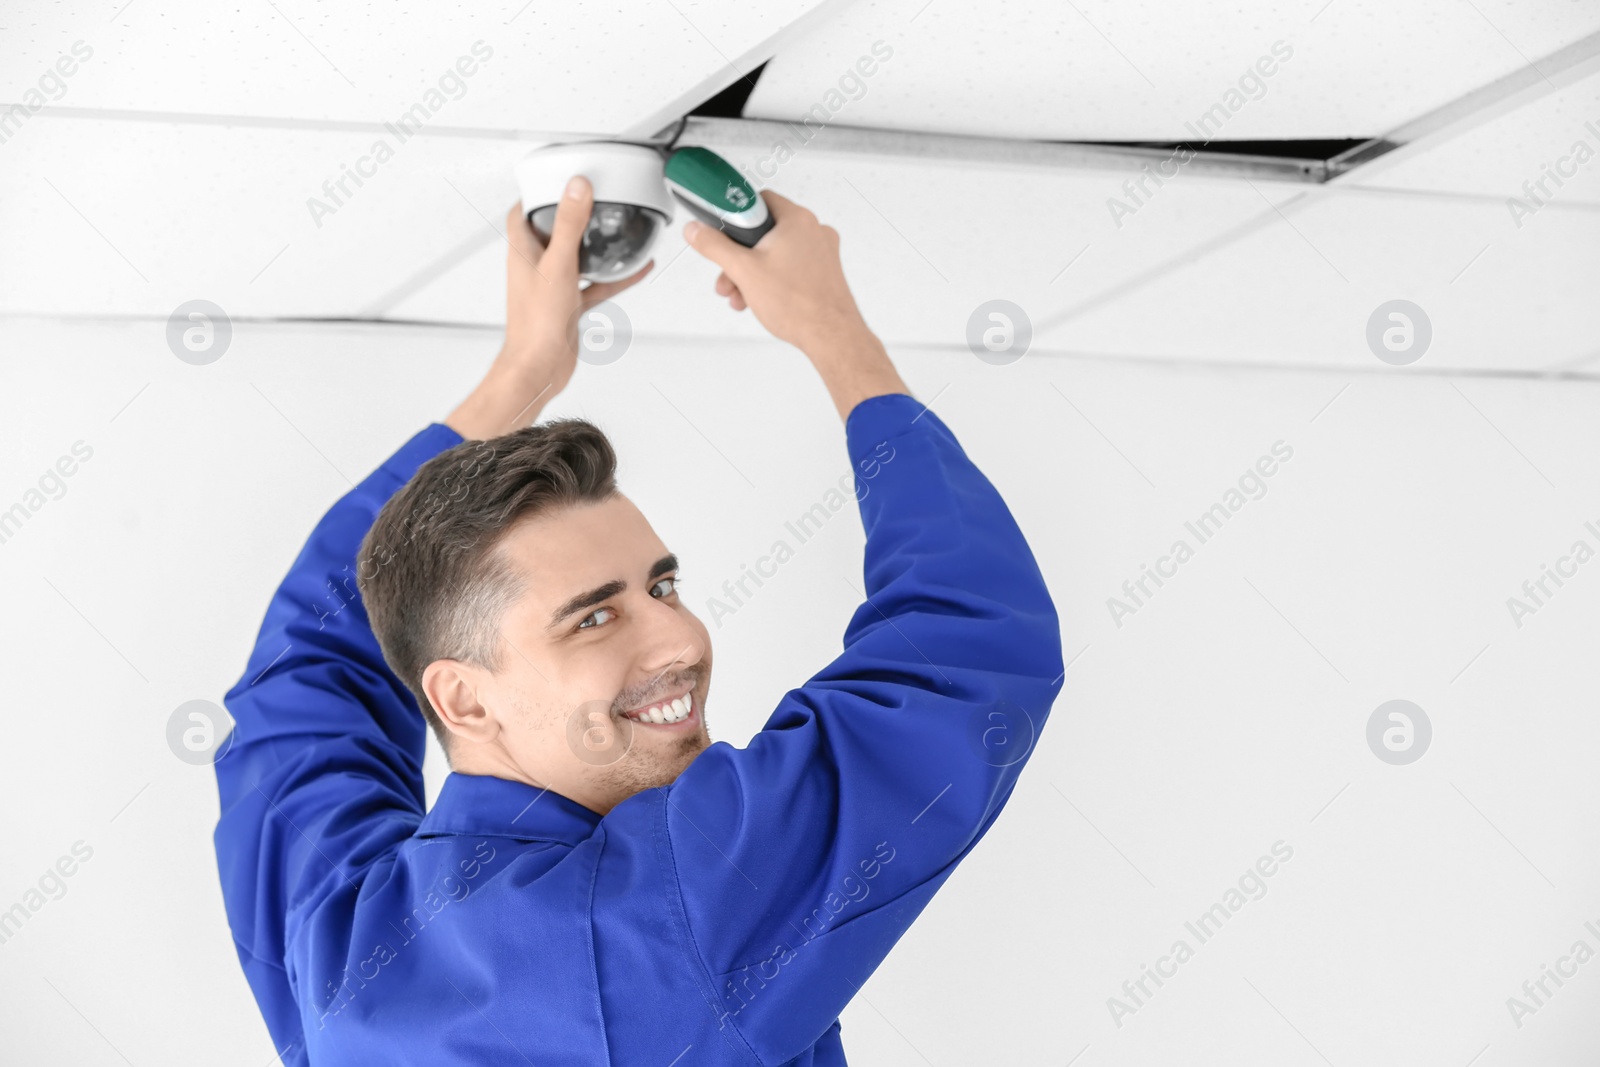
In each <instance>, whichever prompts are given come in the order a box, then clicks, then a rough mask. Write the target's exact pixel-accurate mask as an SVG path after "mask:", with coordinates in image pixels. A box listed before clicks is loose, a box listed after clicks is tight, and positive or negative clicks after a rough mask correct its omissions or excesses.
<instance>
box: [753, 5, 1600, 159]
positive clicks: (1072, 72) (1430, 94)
mask: <svg viewBox="0 0 1600 1067" xmlns="http://www.w3.org/2000/svg"><path fill="white" fill-rule="evenodd" d="M1597 30H1600V5H1596V4H1578V3H1571V2H1568V0H1497V2H1488V0H1477V2H1476V3H1466V4H1449V5H1437V4H1428V5H1415V4H1390V3H1384V2H1381V0H1331V2H1327V3H1325V2H1324V0H1300V2H1297V3H1260V4H1249V5H1240V4H1235V3H1229V2H1224V0H1199V2H1194V3H1187V4H1173V3H1167V2H1161V0H1133V2H1128V0H1077V2H1074V3H1070V4H1063V5H1056V4H1037V3H1021V2H1016V0H993V2H991V3H985V4H980V5H967V4H957V3H949V2H945V0H932V2H929V0H897V2H892V3H875V4H857V5H854V6H852V7H850V8H849V9H847V10H845V11H843V12H842V13H841V14H840V15H839V16H838V17H837V18H834V19H830V20H828V22H826V23H825V24H820V25H818V26H816V27H815V28H814V29H812V30H810V31H809V32H807V33H806V34H805V35H803V36H802V37H800V38H799V39H798V40H796V41H794V42H792V43H790V44H788V45H786V46H785V47H784V48H783V50H782V51H781V52H780V53H779V54H778V55H777V56H776V57H775V58H774V59H773V60H772V62H771V63H770V64H769V65H768V67H767V69H766V71H765V72H764V73H763V75H762V77H761V80H760V82H759V83H758V85H757V87H756V91H755V93H754V94H753V95H752V96H751V98H750V101H749V104H748V106H747V107H746V110H745V114H746V115H747V116H749V117H753V118H769V119H788V120H795V121H798V120H799V119H800V118H801V116H803V115H804V114H805V113H806V112H807V111H808V110H809V109H811V108H812V107H813V106H814V105H816V104H819V103H822V104H823V105H824V108H825V111H827V112H830V114H828V115H827V116H826V121H829V122H837V123H841V124H845V125H851V126H867V127H884V128H892V129H906V130H927V131H940V132H945V133H965V134H973V135H987V136H996V137H1017V138H1036V139H1053V140H1074V141H1141V140H1150V141H1180V140H1183V141H1196V140H1203V139H1205V137H1206V136H1211V137H1216V138H1219V139H1222V140H1249V139H1277V138H1366V137H1372V136H1377V135H1380V134H1383V133H1386V132H1388V131H1390V130H1392V129H1394V128H1395V127H1397V126H1399V125H1400V124H1401V123H1403V122H1405V121H1407V120H1409V119H1412V118H1415V117H1416V116H1418V115H1421V114H1423V113H1425V112H1427V111H1429V110H1431V109H1433V108H1435V107H1438V106H1440V105H1442V104H1444V103H1447V102H1448V101H1450V100H1453V99H1455V98H1457V97H1459V96H1462V95H1463V94H1465V93H1467V92H1468V91H1470V90H1472V89H1475V88H1477V87H1478V86H1481V85H1483V84H1486V83H1488V82H1490V81H1493V80H1494V79H1496V78H1498V77H1500V76H1502V75H1504V74H1507V73H1509V72H1511V71H1513V70H1516V69H1519V68H1521V67H1522V66H1524V65H1525V64H1526V62H1527V61H1528V60H1530V59H1538V58H1539V57H1541V56H1545V55H1548V54H1550V53H1551V52H1554V51H1555V50H1557V49H1558V48H1560V47H1562V46H1564V45H1567V44H1570V43H1571V42H1573V41H1575V40H1578V39H1579V38H1581V37H1583V36H1585V35H1587V34H1590V33H1594V32H1596V31H1597ZM878 41H881V42H883V43H882V45H880V51H881V50H883V49H888V50H891V51H892V55H891V56H890V57H889V58H888V59H886V60H884V61H883V62H881V63H874V64H872V65H871V69H872V70H873V74H872V75H871V76H870V77H865V78H862V77H856V78H854V79H853V80H851V79H850V78H849V77H847V75H848V72H850V71H851V68H852V67H853V65H854V64H855V63H856V61H857V60H858V58H860V57H863V56H867V57H869V58H871V57H872V46H873V43H874V42H878ZM1279 41H1281V42H1283V44H1282V45H1280V57H1279V61H1278V62H1276V64H1275V65H1274V64H1268V65H1267V66H1265V67H1264V68H1263V69H1271V70H1272V71H1273V73H1272V74H1271V76H1269V77H1266V78H1264V79H1257V80H1258V81H1259V82H1260V86H1259V88H1258V87H1256V85H1255V84H1253V83H1252V82H1249V81H1247V82H1246V84H1245V86H1244V89H1245V92H1244V93H1240V94H1238V95H1236V96H1233V97H1231V98H1230V97H1228V94H1229V92H1230V90H1236V89H1237V88H1238V87H1239V80H1240V77H1241V76H1242V75H1245V74H1246V72H1247V71H1249V70H1250V69H1251V68H1252V66H1253V65H1254V64H1255V63H1256V61H1257V60H1258V59H1259V58H1262V57H1268V58H1271V57H1272V48H1273V45H1274V42H1279ZM1285 51H1287V53H1288V57H1287V58H1282V56H1281V54H1282V53H1283V52H1285ZM841 77H845V84H844V85H841V84H840V81H841ZM841 89H842V90H843V92H842V93H841V92H840V90H841ZM830 92H832V93H833V94H834V95H833V96H832V97H831V98H830V97H829V93H830ZM1218 104H1222V105H1223V106H1224V107H1225V108H1226V109H1228V111H1229V112H1231V113H1229V114H1224V113H1221V112H1218V113H1216V115H1217V119H1215V120H1214V121H1213V123H1212V124H1211V126H1209V127H1206V128H1203V129H1202V136H1196V134H1195V132H1194V131H1193V130H1191V129H1190V128H1189V127H1188V126H1187V125H1186V124H1187V123H1195V124H1196V125H1197V126H1198V124H1199V122H1200V118H1201V116H1202V115H1203V114H1204V113H1206V112H1207V110H1208V109H1210V108H1212V107H1213V106H1214V105H1218ZM821 118H822V116H819V120H820V119H821Z"/></svg>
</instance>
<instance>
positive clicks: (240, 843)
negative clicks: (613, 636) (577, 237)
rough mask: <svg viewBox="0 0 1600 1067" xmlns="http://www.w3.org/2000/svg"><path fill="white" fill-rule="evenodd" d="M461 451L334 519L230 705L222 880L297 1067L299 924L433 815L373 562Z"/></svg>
mask: <svg viewBox="0 0 1600 1067" xmlns="http://www.w3.org/2000/svg"><path fill="white" fill-rule="evenodd" d="M461 440H462V438H461V436H460V435H459V434H457V433H456V432H455V431H454V430H452V429H450V428H449V427H448V426H445V425H443V424H442V423H434V424H433V425H430V426H428V427H427V428H426V429H424V430H422V431H421V432H419V433H418V434H416V435H415V436H414V437H412V438H411V440H410V441H408V442H407V443H406V444H405V445H404V446H402V447H401V448H400V450H399V451H397V452H396V453H395V454H394V455H393V456H391V457H390V458H389V459H388V460H386V461H385V462H384V463H383V465H382V466H380V467H379V468H378V469H377V470H376V471H374V472H373V473H372V474H370V475H369V476H368V477H367V478H366V479H365V480H363V481H362V482H361V484H360V485H357V486H356V487H355V488H354V489H352V490H350V492H348V493H346V494H345V495H344V496H343V497H342V498H340V499H339V501H338V502H337V503H335V504H334V505H333V507H332V508H330V509H329V510H328V512H327V513H326V514H325V515H324V516H323V517H322V519H321V520H320V521H319V522H318V523H317V526H316V528H315V529H314V530H313V532H312V534H311V537H310V539H309V540H308V541H307V542H306V545H305V547H304V548H303V549H302V550H301V552H300V554H299V556H298V557H297V558H296V559H295V561H294V563H293V565H292V566H291V567H290V569H289V573H288V575H287V576H286V577H285V578H284V579H283V582H282V584H281V585H279V586H278V589H277V592H276V593H275V594H274V595H273V597H272V600H271V602H270V603H269V604H268V607H267V612H266V618H265V620H264V621H263V622H262V624H261V630H260V633H259V634H258V636H257V638H256V644H255V648H254V650H253V651H252V652H251V654H250V658H249V661H248V665H247V666H246V668H245V672H244V674H243V676H241V677H240V679H239V681H238V682H237V683H236V684H235V685H234V686H233V688H231V689H230V690H229V691H228V693H227V695H226V696H225V697H224V701H225V703H226V705H227V709H228V712H229V714H230V715H231V716H232V717H233V719H234V729H233V732H232V734H231V735H230V737H229V738H228V739H226V740H225V741H224V742H223V744H224V745H225V746H226V747H225V748H223V749H221V750H220V751H222V755H221V757H220V758H218V759H217V761H216V764H215V770H216V775H217V790H218V793H219V794H220V807H221V817H220V818H219V820H218V822H217V828H216V832H215V834H214V836H213V840H214V844H215V846H216V851H217V867H218V870H219V873H220V875H221V878H222V895H223V901H224V905H225V907H226V910H227V915H228V924H229V926H230V927H231V928H232V930H233V938H234V943H235V948H236V949H237V951H238V954H239V959H240V962H241V963H242V964H243V965H244V971H245V976H246V978H247V979H248V980H249V982H250V986H251V989H252V991H253V992H254V993H255V996H256V1000H257V1002H258V1003H259V1005H260V1007H261V1011H262V1015H263V1016H264V1017H265V1018H266V1021H267V1027H268V1030H269V1031H270V1032H271V1034H272V1038H273V1041H274V1043H275V1045H276V1046H277V1048H279V1049H280V1050H285V1054H284V1062H285V1063H290V1064H293V1063H303V1062H304V1059H303V1057H304V1042H303V1035H302V1033H301V1027H300V1011H299V1007H298V1006H297V1005H296V1003H295V999H294V996H293V993H292V991H291V984H290V980H289V975H288V974H287V972H286V971H285V966H286V964H285V943H286V926H287V924H288V922H289V921H290V916H291V915H293V914H294V913H296V912H297V911H298V910H299V909H301V908H302V907H304V906H306V905H308V904H312V905H314V904H315V903H316V902H318V901H320V900H322V899H324V898H325V897H326V896H327V895H328V894H329V893H330V892H332V891H334V890H337V889H339V888H341V887H344V886H353V885H356V884H357V883H359V882H360V880H361V878H362V876H363V875H364V874H365V872H366V871H367V870H368V869H369V868H370V867H371V866H372V865H373V864H374V863H375V862H377V861H378V860H380V859H383V858H384V857H386V856H388V855H391V854H392V853H393V852H394V851H395V850H397V849H398V847H399V845H400V844H401V843H402V842H403V841H404V840H405V839H406V838H407V837H409V836H410V834H411V833H412V831H413V830H414V829H415V828H416V825H417V823H418V822H419V821H420V819H421V817H422V814H423V782H422V760H423V752H424V745H425V742H426V725H425V723H424V720H423V718H422V713H421V710H420V709H419V708H418V707H417V703H416V700H415V698H414V697H412V695H411V693H410V691H409V690H408V689H406V687H405V686H404V684H403V683H401V681H400V680H399V679H398V678H397V677H395V675H394V674H393V672H392V671H390V669H389V667H388V665H387V664H386V663H385V662H384V659H383V653H382V652H381V651H380V650H379V647H378V642H377V638H376V637H375V636H374V635H373V633H372V629H371V626H370V624H369V623H368V621H367V614H366V610H365V608H364V607H363V606H362V604H361V601H360V597H359V595H358V593H357V591H356V580H355V578H356V567H357V563H356V558H357V553H358V551H359V549H360V546H361V541H362V538H363V537H365V536H366V533H367V530H368V529H369V528H370V527H371V525H372V521H373V519H374V518H376V516H377V513H378V510H379V509H380V508H381V507H382V506H383V504H384V502H385V501H387V500H388V499H389V497H390V496H391V495H393V494H394V493H395V492H396V491H397V490H398V489H399V488H400V487H401V486H403V485H404V484H405V483H406V482H407V481H408V480H410V478H411V476H412V474H414V473H415V472H416V469H417V468H418V467H419V466H421V465H422V463H423V462H425V461H426V460H428V459H429V458H431V457H432V456H434V455H435V454H437V453H439V452H441V451H443V450H444V449H446V448H449V447H451V446H453V445H456V444H459V443H460V442H461Z"/></svg>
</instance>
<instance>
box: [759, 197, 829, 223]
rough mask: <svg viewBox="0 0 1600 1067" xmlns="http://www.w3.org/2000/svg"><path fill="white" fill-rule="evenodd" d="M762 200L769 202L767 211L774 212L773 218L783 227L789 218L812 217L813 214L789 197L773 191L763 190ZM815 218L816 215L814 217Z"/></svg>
mask: <svg viewBox="0 0 1600 1067" xmlns="http://www.w3.org/2000/svg"><path fill="white" fill-rule="evenodd" d="M761 199H763V200H765V201H766V202H767V210H768V211H770V212H772V217H773V218H774V219H775V220H777V222H778V223H779V224H780V225H781V224H782V223H783V220H784V219H785V218H787V217H789V216H800V215H810V214H811V212H810V211H809V210H808V209H806V208H805V207H802V206H801V205H799V204H797V203H795V202H794V201H793V200H790V199H789V198H788V197H786V196H783V195H781V194H779V193H775V192H773V191H772V190H771V189H763V190H761ZM812 217H813V218H815V217H816V216H815V215H812Z"/></svg>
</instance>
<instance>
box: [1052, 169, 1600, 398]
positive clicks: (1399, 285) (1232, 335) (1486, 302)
mask: <svg viewBox="0 0 1600 1067" xmlns="http://www.w3.org/2000/svg"><path fill="white" fill-rule="evenodd" d="M1557 211H1558V209H1556V208H1551V209H1549V214H1548V215H1544V214H1542V215H1540V216H1539V218H1537V219H1535V220H1534V221H1533V222H1532V223H1529V224H1528V225H1526V226H1524V227H1523V228H1522V229H1520V230H1518V229H1517V228H1516V227H1514V226H1513V225H1512V224H1511V222H1510V221H1509V220H1508V218H1507V217H1506V212H1505V209H1504V208H1503V207H1502V206H1501V205H1500V204H1497V203H1495V202H1493V201H1487V200H1485V201H1473V200H1461V199H1456V198H1430V197H1426V196H1416V195H1403V194H1387V193H1375V192H1356V191H1354V190H1351V191H1342V190H1337V189H1334V188H1330V187H1323V188H1322V189H1320V190H1318V191H1315V192H1313V193H1311V194H1309V198H1308V199H1307V200H1306V201H1305V203H1304V204H1295V205H1288V206H1287V207H1286V208H1285V210H1284V216H1285V217H1283V218H1272V219H1270V220H1269V221H1268V223H1267V224H1266V225H1264V226H1262V227H1261V228H1260V229H1258V230H1257V231H1255V232H1253V233H1251V234H1249V235H1248V236H1245V237H1243V238H1242V239H1240V240H1239V241H1237V242H1235V243H1232V244H1229V245H1226V246H1223V247H1221V248H1219V249H1217V250H1216V251H1214V252H1212V253H1211V254H1209V255H1206V256H1204V257H1201V258H1196V259H1195V260H1194V261H1193V262H1191V263H1188V264H1185V265H1184V266H1183V267H1182V268H1181V269H1179V270H1176V271H1172V272H1170V273H1167V274H1166V275H1164V276H1161V277H1158V278H1155V279H1154V280H1152V281H1151V282H1150V283H1149V284H1147V285H1144V286H1141V287H1139V288H1138V289H1136V290H1134V291H1131V292H1127V293H1124V294H1122V295H1121V296H1120V297H1119V298H1118V299H1116V300H1113V301H1110V302H1108V303H1105V304H1103V305H1098V306H1089V307H1083V308H1079V309H1075V310H1076V313H1075V314H1069V315H1066V316H1060V317H1057V318H1054V319H1047V320H1046V322H1045V323H1044V326H1043V328H1042V329H1041V331H1040V333H1041V337H1042V340H1041V342H1040V343H1041V344H1044V345H1059V346H1062V347H1069V348H1071V349H1073V350H1078V351H1092V352H1100V353H1106V354H1113V355H1146V356H1173V355H1182V356H1185V357H1189V358H1197V359H1217V360H1229V361H1239V362H1249V363H1295V364H1321V365H1330V364H1332V365H1345V366H1349V367H1352V368H1357V369H1366V370H1372V369H1386V368H1385V367H1383V366H1382V365H1380V364H1379V362H1378V361H1377V359H1376V358H1375V356H1374V355H1373V353H1372V352H1371V351H1370V350H1369V348H1368V347H1367V343H1366V328H1367V320H1368V318H1369V317H1370V316H1371V315H1372V313H1373V312H1374V310H1375V309H1376V308H1377V307H1378V306H1379V305H1380V304H1382V303H1384V302H1386V301H1389V300H1394V299H1404V300H1409V301H1412V302H1413V303H1415V304H1417V305H1418V306H1420V307H1421V308H1422V309H1423V311H1424V313H1425V314H1426V315H1427V316H1428V318H1429V320H1430V321H1431V324H1432V331H1433V339H1432V342H1431V346H1430V348H1429V350H1428V351H1427V352H1426V353H1425V354H1424V356H1423V357H1422V359H1421V360H1420V361H1419V362H1417V363H1416V364H1415V366H1416V367H1417V368H1418V369H1419V370H1422V369H1427V370H1437V369H1442V368H1448V369H1472V370H1489V369H1500V370H1505V369H1518V370H1530V369H1552V370H1554V369H1570V368H1571V367H1572V366H1574V365H1576V362H1575V361H1581V360H1582V358H1583V357H1585V356H1587V355H1589V354H1591V353H1593V352H1594V350H1595V338H1596V337H1597V336H1600V304H1597V303H1596V302H1595V301H1594V299H1593V294H1594V291H1595V287H1596V284H1597V283H1600V260H1597V257H1596V256H1595V254H1594V249H1595V248H1596V247H1597V245H1600V213H1597V212H1591V211H1573V210H1570V209H1569V210H1566V211H1564V212H1561V213H1560V214H1559V217H1557Z"/></svg>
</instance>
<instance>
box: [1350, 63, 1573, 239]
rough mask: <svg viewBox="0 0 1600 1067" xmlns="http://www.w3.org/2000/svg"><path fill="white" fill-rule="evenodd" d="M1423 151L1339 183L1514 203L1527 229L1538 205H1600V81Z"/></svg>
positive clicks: (1553, 95) (1549, 97)
mask: <svg viewBox="0 0 1600 1067" xmlns="http://www.w3.org/2000/svg"><path fill="white" fill-rule="evenodd" d="M1418 147H1419V148H1421V149H1422V150H1421V151H1415V152H1412V151H1408V150H1406V149H1400V150H1397V151H1396V152H1395V153H1394V157H1395V158H1393V159H1392V160H1391V159H1386V158H1384V157H1380V158H1379V159H1378V160H1376V161H1375V164H1381V166H1380V165H1374V166H1372V167H1371V168H1370V169H1369V168H1367V167H1358V168H1357V169H1355V170H1354V171H1352V172H1351V173H1350V174H1349V175H1348V176H1347V177H1345V178H1342V179H1340V181H1341V182H1346V183H1349V184H1352V185H1368V186H1382V187H1386V188H1398V189H1425V190H1436V191H1443V192H1455V193H1473V194H1479V195H1483V196H1492V197H1497V198H1499V199H1501V200H1502V201H1504V200H1507V199H1509V198H1511V197H1515V198H1517V199H1518V200H1519V201H1521V204H1520V206H1519V207H1518V209H1517V210H1516V212H1515V216H1516V217H1518V218H1520V219H1522V221H1524V222H1525V223H1526V222H1527V221H1528V220H1529V219H1530V218H1531V215H1533V214H1537V213H1538V209H1542V207H1543V204H1542V203H1540V201H1543V202H1544V203H1556V204H1565V205H1570V204H1591V205H1600V73H1595V74H1592V75H1590V76H1588V77H1586V78H1583V79H1582V80H1580V81H1577V82H1575V83H1573V84H1571V85H1567V86H1563V87H1561V88H1559V89H1557V90H1555V91H1553V92H1550V93H1548V94H1545V95H1543V96H1540V97H1538V98H1537V99H1535V100H1533V101H1531V102H1529V103H1527V104H1525V105H1523V106H1522V107H1518V108H1514V109H1512V110H1510V111H1508V112H1506V113H1505V114H1503V115H1498V116H1496V117H1494V118H1492V119H1490V120H1489V121H1488V122H1484V123H1482V124H1481V125H1476V126H1472V127H1470V128H1468V129H1465V130H1463V131H1462V132H1461V133H1460V134H1459V135H1457V136H1454V137H1450V138H1447V139H1443V140H1440V141H1439V142H1438V143H1437V144H1432V145H1419V146H1418ZM1547 168H1549V170H1550V171H1553V172H1554V177H1551V176H1550V174H1549V173H1548V172H1547ZM1562 172H1565V173H1562ZM1541 182H1542V186H1543V187H1542V189H1541V188H1540V183H1541ZM1524 183H1529V186H1530V188H1527V189H1525V188H1524ZM1506 210H1507V215H1508V217H1512V215H1513V212H1512V210H1511V208H1510V206H1509V205H1507V208H1506Z"/></svg>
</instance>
